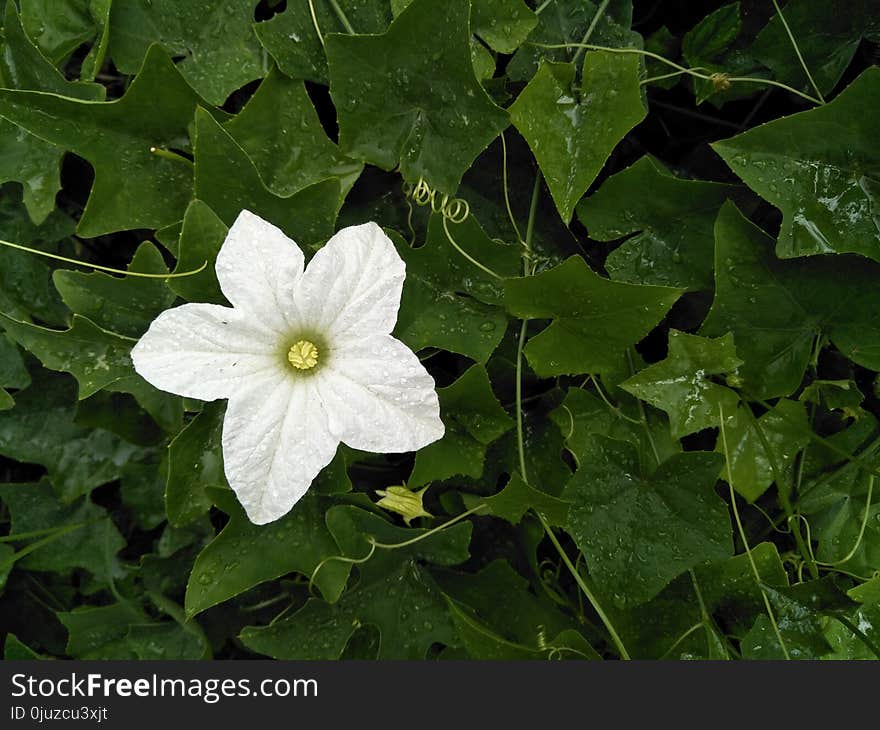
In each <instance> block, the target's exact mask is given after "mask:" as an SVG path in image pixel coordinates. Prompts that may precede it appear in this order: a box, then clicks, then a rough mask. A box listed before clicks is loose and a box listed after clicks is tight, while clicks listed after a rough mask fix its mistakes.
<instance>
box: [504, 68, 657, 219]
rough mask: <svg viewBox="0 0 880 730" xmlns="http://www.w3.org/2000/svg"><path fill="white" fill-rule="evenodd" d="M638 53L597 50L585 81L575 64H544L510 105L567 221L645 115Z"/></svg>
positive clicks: (585, 69) (584, 71)
mask: <svg viewBox="0 0 880 730" xmlns="http://www.w3.org/2000/svg"><path fill="white" fill-rule="evenodd" d="M645 114H646V112H645V107H644V105H643V104H642V98H641V91H640V87H639V60H638V57H637V56H635V55H625V54H618V53H611V52H607V51H594V52H591V53H588V54H587V55H586V56H585V57H584V64H583V74H582V77H581V82H580V84H579V85H578V84H575V67H574V65H573V64H548V63H544V64H542V65H541V67H540V68H539V69H538V72H537V73H536V74H535V76H534V77H533V78H532V80H531V81H530V82H529V85H528V86H526V88H525V89H524V90H523V92H522V93H521V94H520V95H519V96H518V97H517V100H516V102H515V103H514V104H513V106H511V107H510V118H511V121H512V122H513V124H514V125H515V126H516V128H517V129H518V130H519V132H520V134H522V135H523V137H525V138H526V141H528V143H529V147H531V148H532V152H533V153H534V155H535V159H537V161H538V164H539V165H540V167H541V172H542V173H543V174H544V179H545V180H546V181H547V185H548V187H549V188H550V193H551V194H552V195H553V200H554V202H555V203H556V208H557V209H558V210H559V215H561V216H562V219H563V220H564V221H565V222H566V223H567V222H568V221H569V220H571V215H572V213H573V211H574V207H575V205H576V204H577V202H578V201H579V200H580V199H581V197H582V196H583V194H584V193H585V192H587V188H588V187H590V185H591V184H592V182H593V181H594V180H595V179H596V176H597V175H598V174H599V171H600V170H601V169H602V166H603V165H604V164H605V161H606V160H607V159H608V157H609V155H610V154H611V152H612V151H613V150H614V148H615V147H616V146H617V143H618V142H620V140H621V139H623V137H624V136H625V135H626V133H627V132H629V131H630V130H631V129H632V128H633V127H634V126H635V125H636V124H638V123H639V122H640V121H642V119H644V118H645Z"/></svg>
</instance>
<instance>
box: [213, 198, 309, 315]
mask: <svg viewBox="0 0 880 730" xmlns="http://www.w3.org/2000/svg"><path fill="white" fill-rule="evenodd" d="M303 261H304V259H303V253H302V251H301V250H300V248H299V246H297V245H296V243H294V242H293V241H292V240H290V239H289V238H288V237H287V236H285V235H284V233H283V232H282V231H281V229H280V228H277V227H275V226H273V225H272V224H271V223H268V222H267V221H264V220H263V219H262V218H260V217H259V216H257V215H254V214H253V213H251V212H250V211H248V210H243V211H241V213H239V214H238V218H236V219H235V222H234V223H233V224H232V228H230V229H229V233H228V234H227V235H226V240H225V241H224V242H223V246H221V247H220V251H219V253H218V254H217V263H216V266H215V268H216V271H217V280H218V281H219V282H220V288H221V289H222V290H223V293H224V294H225V295H226V298H227V299H228V300H229V301H230V302H231V303H232V305H233V306H234V307H236V308H237V309H241V310H243V311H245V312H248V313H250V314H252V315H253V316H254V317H256V318H258V319H259V320H260V321H261V322H263V323H264V324H266V325H267V326H269V327H272V328H273V329H275V330H277V331H278V332H282V331H290V330H291V329H292V328H295V327H297V326H299V316H298V314H297V312H296V306H295V304H294V298H293V291H294V288H295V287H296V284H297V282H298V281H299V279H300V277H301V276H302V273H303Z"/></svg>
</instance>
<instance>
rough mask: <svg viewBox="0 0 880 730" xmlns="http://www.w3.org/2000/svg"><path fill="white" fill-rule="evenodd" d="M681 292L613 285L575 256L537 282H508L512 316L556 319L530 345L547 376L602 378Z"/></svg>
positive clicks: (533, 278) (528, 349)
mask: <svg viewBox="0 0 880 730" xmlns="http://www.w3.org/2000/svg"><path fill="white" fill-rule="evenodd" d="M681 293H682V291H681V290H680V289H673V288H669V287H661V286H640V285H636V284H623V283H620V282H616V281H609V280H608V279H605V278H603V277H601V276H599V275H598V274H597V273H595V272H594V271H593V270H592V269H590V267H589V266H588V265H587V264H586V262H585V261H584V260H583V259H582V258H580V257H578V256H572V257H571V258H569V259H566V261H564V262H563V263H561V264H559V266H555V267H553V268H552V269H550V270H548V271H544V272H542V273H540V274H537V275H535V276H527V277H522V278H518V279H510V280H508V281H507V282H505V303H506V305H507V309H508V311H510V312H511V314H514V315H515V316H517V317H525V318H528V319H553V322H552V323H551V324H550V326H549V327H547V328H546V329H544V330H543V331H542V332H540V333H539V334H538V335H536V336H533V337H531V338H530V339H529V342H528V344H527V345H526V348H525V352H526V357H527V358H528V360H529V364H530V365H531V366H532V368H533V369H534V371H535V372H536V373H537V374H538V375H540V376H542V377H547V376H551V375H563V374H575V373H596V372H599V371H601V370H602V369H603V368H606V367H613V366H614V364H615V363H616V360H617V358H618V357H619V356H620V353H621V352H622V351H624V350H625V349H626V348H627V347H630V346H631V345H634V344H635V343H636V342H638V341H639V340H640V339H642V338H643V337H644V336H645V335H646V334H647V333H648V332H649V331H650V330H651V329H652V328H653V327H654V326H655V325H656V324H657V323H658V322H659V321H660V319H662V317H663V315H664V314H665V313H666V311H667V310H668V309H669V308H670V307H671V306H672V304H673V303H674V302H675V300H676V299H678V297H679V296H681Z"/></svg>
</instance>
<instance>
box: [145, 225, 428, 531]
mask: <svg viewBox="0 0 880 730" xmlns="http://www.w3.org/2000/svg"><path fill="white" fill-rule="evenodd" d="M216 271H217V279H218V280H219V282H220V287H221V289H222V290H223V293H224V294H225V295H226V298H227V299H228V300H229V301H230V302H231V303H232V307H231V308H230V307H223V306H219V305H216V304H184V305H182V306H180V307H176V308H174V309H169V310H167V311H165V312H162V314H160V315H159V316H158V317H157V318H156V319H155V320H154V321H153V323H152V324H151V325H150V328H149V330H148V331H147V332H146V334H144V336H143V337H142V338H141V339H140V341H139V342H138V343H137V345H136V346H135V347H134V349H133V350H132V353H131V357H132V361H133V362H134V367H135V370H136V371H137V372H138V373H139V374H140V375H141V376H142V377H143V378H144V379H145V380H147V381H148V382H150V383H151V384H153V385H154V386H156V387H157V388H159V389H160V390H164V391H168V392H170V393H176V394H178V395H182V396H187V397H190V398H198V399H200V400H205V401H209V400H216V399H219V398H228V399H229V404H228V407H227V409H226V417H225V420H224V422H223V459H224V466H225V471H226V477H227V479H228V480H229V484H230V486H231V487H232V488H233V489H234V490H235V493H236V494H237V495H238V499H239V501H240V502H241V504H242V505H243V506H244V508H245V510H246V512H247V514H248V517H249V518H250V519H251V521H252V522H254V523H256V524H264V523H266V522H271V521H273V520H276V519H278V518H279V517H281V516H283V515H284V514H286V513H287V512H288V511H289V510H290V509H291V507H293V505H294V504H295V503H296V502H297V501H298V500H299V499H300V498H301V497H302V496H303V495H304V494H305V492H306V491H307V490H308V488H309V486H310V485H311V483H312V480H313V479H314V478H315V476H317V474H318V472H319V471H320V470H321V469H322V468H323V467H325V466H326V465H327V464H328V463H330V461H331V460H332V459H333V456H334V454H335V453H336V448H337V446H338V445H339V443H340V442H342V443H345V444H347V445H348V446H351V447H352V448H355V449H362V450H364V451H374V452H403V451H414V450H416V449H419V448H421V447H423V446H426V445H427V444H429V443H431V442H432V441H436V440H437V439H439V438H440V437H442V436H443V431H444V429H443V422H442V421H441V420H440V406H439V403H438V400H437V394H436V392H435V390H434V380H433V378H431V376H430V375H429V374H428V373H427V371H426V370H425V368H424V367H423V366H422V364H421V363H420V362H419V360H418V358H417V357H416V356H415V354H414V353H413V352H412V351H411V350H410V349H409V348H408V347H406V345H404V344H403V343H402V342H400V341H398V340H396V339H395V338H394V337H392V336H391V330H392V329H393V328H394V324H395V322H396V321H397V310H398V308H399V306H400V295H401V291H402V288H403V280H404V277H405V274H406V270H405V265H404V262H403V260H402V259H401V258H400V256H399V255H398V254H397V251H395V249H394V245H393V244H392V243H391V241H390V239H389V238H388V237H387V236H386V235H385V234H384V233H383V232H382V229H381V228H379V226H378V225H376V224H375V223H365V224H364V225H360V226H352V227H349V228H344V229H343V230H341V231H339V233H337V234H336V235H335V236H333V238H331V239H330V240H329V241H328V242H327V245H326V246H324V248H322V249H321V250H320V251H318V253H316V254H315V256H314V258H312V260H311V261H310V262H309V265H308V268H305V269H304V259H303V254H302V251H301V250H300V249H299V247H298V246H297V245H296V244H295V243H294V242H293V241H291V240H290V239H289V238H287V237H286V236H285V235H284V234H283V233H282V232H281V231H280V230H279V229H278V228H276V227H275V226H273V225H271V224H270V223H267V222H266V221H264V220H263V219H262V218H259V217H258V216H256V215H254V214H253V213H250V212H248V211H242V212H241V214H240V215H239V216H238V218H237V219H236V221H235V223H234V224H233V226H232V228H230V230H229V235H228V236H227V237H226V240H225V241H224V243H223V246H222V248H221V249H220V252H219V254H218V255H217V264H216Z"/></svg>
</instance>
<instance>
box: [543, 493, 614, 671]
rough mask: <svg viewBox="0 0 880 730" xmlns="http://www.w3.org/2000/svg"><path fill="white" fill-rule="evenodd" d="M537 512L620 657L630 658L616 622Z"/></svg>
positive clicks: (548, 535) (551, 540)
mask: <svg viewBox="0 0 880 730" xmlns="http://www.w3.org/2000/svg"><path fill="white" fill-rule="evenodd" d="M535 514H536V515H538V519H539V520H540V521H541V526H542V527H543V528H544V532H546V533H547V537H549V538H550V542H552V543H553V547H555V548H556V552H558V553H559V557H560V558H562V562H563V563H565V567H566V568H568V572H569V573H571V577H572V578H574V580H575V583H577V584H578V588H580V589H581V591H583V594H584V595H585V596H586V597H587V600H588V601H589V602H590V605H592V607H593V610H595V611H596V613H597V614H598V615H599V618H600V619H601V620H602V623H603V624H604V625H605V628H606V629H607V630H608V633H609V634H610V635H611V641H612V642H613V643H614V646H615V647H617V651H618V653H619V654H620V658H621V659H627V660H628V659H630V658H631V657H630V655H629V652H628V651H627V650H626V646H625V645H624V643H623V641H622V640H621V638H620V635H619V634H618V633H617V630H616V629H615V628H614V624H613V623H611V619H609V618H608V615H607V614H606V613H605V611H604V610H603V609H602V605H601V604H600V603H599V601H598V600H596V597H595V596H594V595H593V592H592V591H591V590H590V587H589V586H588V585H587V583H586V581H585V580H584V579H583V577H582V576H581V574H580V573H579V572H578V571H577V569H576V568H575V567H574V564H573V563H572V562H571V558H569V557H568V554H567V553H566V552H565V549H564V548H563V547H562V545H560V544H559V540H558V539H557V537H556V535H555V534H554V533H553V528H552V527H551V526H550V525H549V524H548V523H547V520H546V519H545V517H544V515H542V514H541V513H540V512H538V511H537V510H535Z"/></svg>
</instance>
